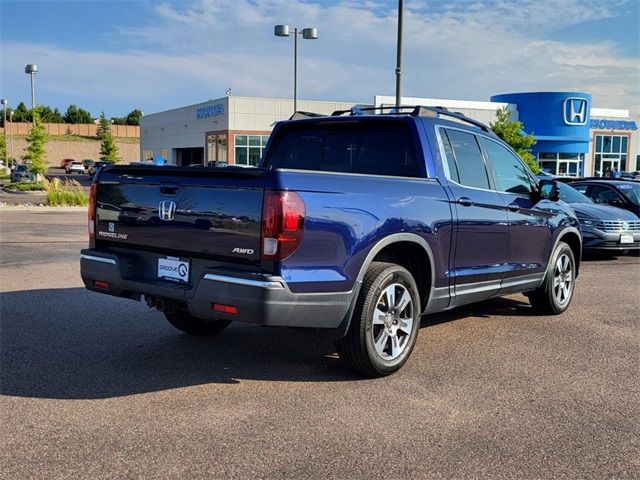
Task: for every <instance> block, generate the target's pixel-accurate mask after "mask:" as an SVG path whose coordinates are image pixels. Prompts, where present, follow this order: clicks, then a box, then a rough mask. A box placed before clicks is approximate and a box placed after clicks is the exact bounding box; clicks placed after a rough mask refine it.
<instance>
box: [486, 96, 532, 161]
mask: <svg viewBox="0 0 640 480" xmlns="http://www.w3.org/2000/svg"><path fill="white" fill-rule="evenodd" d="M496 115H497V117H498V118H497V120H496V121H495V122H492V123H491V124H490V126H491V129H492V130H493V131H494V133H495V134H496V135H497V136H498V137H500V138H501V139H502V140H504V141H505V142H506V143H508V144H509V145H510V146H511V148H513V149H514V150H515V151H516V153H517V154H518V155H519V156H520V158H522V160H524V162H525V163H526V164H527V166H528V167H529V168H530V169H531V170H532V171H533V173H540V167H539V166H538V162H536V159H535V157H534V156H533V154H532V153H531V147H533V146H534V145H535V144H536V140H535V138H534V136H533V135H532V134H527V133H525V132H524V125H523V123H522V122H520V121H513V120H511V112H510V111H509V110H508V109H507V107H504V108H501V109H499V110H498V111H497V112H496Z"/></svg>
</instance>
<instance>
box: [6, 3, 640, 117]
mask: <svg viewBox="0 0 640 480" xmlns="http://www.w3.org/2000/svg"><path fill="white" fill-rule="evenodd" d="M624 4H625V2H624V1H623V0H620V1H610V2H600V1H596V0H594V1H587V0H523V1H521V2H517V3H516V2H512V1H507V0H495V1H490V0H482V1H477V2H451V3H447V4H444V3H442V2H434V1H429V0H426V1H425V0H414V1H409V2H406V5H407V7H406V12H405V51H404V68H403V71H404V85H403V86H404V88H403V91H404V93H405V94H406V95H407V96H424V97H442V98H465V99H479V100H488V98H489V96H491V95H493V94H497V93H505V92H515V91H537V90H581V91H587V92H590V93H592V94H593V96H594V104H595V105H596V106H601V107H613V108H631V109H632V110H633V111H634V112H635V113H636V114H637V113H638V112H640V104H639V96H640V95H639V94H640V87H639V85H638V79H639V78H640V62H639V59H638V56H637V55H636V56H634V57H625V56H624V55H622V54H619V53H616V51H617V45H616V44H614V43H612V42H600V43H595V42H587V41H583V42H572V43H570V42H560V41H551V40H549V39H548V38H549V34H550V32H553V31H555V30H556V29H558V28H561V27H568V26H572V25H580V24H582V23H584V22H589V21H594V20H598V19H602V18H609V17H612V16H614V15H616V14H617V13H618V12H620V8H619V7H620V5H624ZM395 8H396V4H395V2H382V1H364V2H363V1H360V2H356V1H343V2H339V3H338V2H331V3H325V2H322V1H320V0H315V1H309V0H306V1H304V0H251V1H250V0H198V1H194V2H192V3H189V4H187V6H184V5H183V4H179V5H178V6H176V5H175V4H161V5H159V6H157V7H156V8H155V13H156V15H157V17H156V18H155V19H154V20H153V21H152V22H151V23H150V24H149V25H147V26H144V27H140V28H137V29H133V30H132V29H128V30H120V29H116V30H115V35H114V40H113V41H114V47H117V48H114V52H116V51H118V52H119V53H111V52H91V53H84V52H78V51H73V50H69V49H67V50H62V49H59V48H57V47H55V46H53V45H49V46H47V45H30V44H24V43H10V42H4V45H3V54H4V56H3V66H2V69H3V78H4V75H5V74H4V70H5V69H6V68H9V67H8V66H9V65H12V66H11V68H12V69H14V68H18V67H17V65H22V64H23V63H24V62H23V61H22V60H21V59H24V58H26V57H28V58H34V57H33V56H30V55H32V54H33V52H34V51H35V52H39V53H40V54H41V55H42V57H41V58H42V59H43V60H40V61H39V62H40V64H44V63H46V64H47V65H46V69H45V68H42V72H43V76H42V77H41V78H40V79H39V80H41V83H42V81H44V72H45V71H46V72H48V73H47V75H48V76H47V83H46V88H48V89H49V90H50V91H51V92H64V93H66V94H74V93H75V94H76V95H77V96H78V102H79V103H84V102H83V101H82V100H83V99H85V98H86V99H89V98H94V99H96V98H97V99H100V100H99V101H100V102H103V103H101V104H100V105H104V106H101V108H104V109H105V110H107V109H108V108H109V102H110V101H116V102H129V103H130V104H131V105H136V106H138V105H140V106H143V107H144V106H145V105H148V106H149V107H145V108H146V110H145V111H153V110H159V109H162V108H168V107H173V106H179V105H181V104H182V103H183V102H185V101H192V102H196V101H200V100H204V99H207V98H212V97H216V96H221V95H222V94H223V93H224V91H225V90H226V89H227V87H229V86H231V87H232V89H233V91H234V93H236V94H238V95H257V96H276V97H289V96H291V90H292V85H291V84H292V79H291V77H292V49H293V45H292V43H293V42H292V39H291V38H289V39H282V38H276V37H274V36H273V34H272V33H273V25H275V24H277V23H288V24H290V25H292V26H293V25H297V26H300V27H306V26H316V27H318V30H319V35H320V39H319V40H316V41H305V40H300V42H299V48H300V65H299V81H300V84H299V87H300V89H299V91H300V97H301V98H314V99H334V100H347V101H350V100H352V101H358V102H367V101H371V100H372V99H373V96H374V95H376V94H393V92H394V91H395V83H394V82H395V75H394V67H395V41H396V13H397V12H396V11H395ZM119 39H124V41H125V44H124V45H123V44H121V43H119V42H120V40H119ZM14 64H15V66H13V65H14ZM19 68H22V67H21V66H20V67H19ZM149 108H151V110H149Z"/></svg>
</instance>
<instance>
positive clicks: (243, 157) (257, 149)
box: [235, 135, 269, 167]
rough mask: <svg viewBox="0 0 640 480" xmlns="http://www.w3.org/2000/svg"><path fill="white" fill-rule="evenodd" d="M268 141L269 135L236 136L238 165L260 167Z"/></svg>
mask: <svg viewBox="0 0 640 480" xmlns="http://www.w3.org/2000/svg"><path fill="white" fill-rule="evenodd" d="M268 140H269V135H236V136H235V146H236V164H237V165H251V166H253V167H255V166H256V165H258V163H259V162H260V158H261V157H262V151H263V150H264V147H265V146H266V145H267V141H268Z"/></svg>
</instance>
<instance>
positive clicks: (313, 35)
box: [302, 28, 318, 40]
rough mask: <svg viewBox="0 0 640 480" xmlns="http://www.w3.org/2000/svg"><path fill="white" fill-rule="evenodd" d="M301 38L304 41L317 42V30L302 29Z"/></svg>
mask: <svg viewBox="0 0 640 480" xmlns="http://www.w3.org/2000/svg"><path fill="white" fill-rule="evenodd" d="M302 38H304V39H305V40H317V38H318V29H317V28H303V29H302Z"/></svg>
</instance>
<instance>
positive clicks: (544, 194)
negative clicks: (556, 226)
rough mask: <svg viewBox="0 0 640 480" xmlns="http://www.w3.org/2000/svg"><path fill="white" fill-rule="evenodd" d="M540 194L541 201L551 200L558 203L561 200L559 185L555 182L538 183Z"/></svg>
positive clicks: (542, 181)
mask: <svg viewBox="0 0 640 480" xmlns="http://www.w3.org/2000/svg"><path fill="white" fill-rule="evenodd" d="M538 185H539V189H538V194H539V196H540V199H541V200H551V201H552V202H557V201H558V200H559V199H560V191H559V190H558V183H557V182H556V181H555V180H540V182H538Z"/></svg>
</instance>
